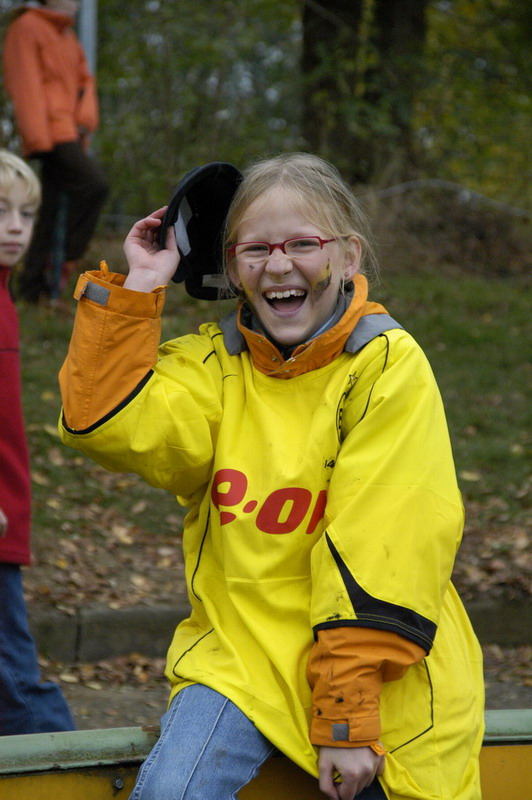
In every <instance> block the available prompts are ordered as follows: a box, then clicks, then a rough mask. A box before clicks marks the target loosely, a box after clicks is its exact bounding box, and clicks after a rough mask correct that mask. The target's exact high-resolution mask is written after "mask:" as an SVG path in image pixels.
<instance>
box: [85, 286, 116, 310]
mask: <svg viewBox="0 0 532 800" xmlns="http://www.w3.org/2000/svg"><path fill="white" fill-rule="evenodd" d="M110 294H111V290H110V289H106V288H105V286H99V285H98V284H97V283H90V281H89V283H86V284H85V289H84V291H83V296H84V297H87V298H88V299H89V300H92V302H93V303H98V304H99V305H101V306H106V305H107V301H108V300H109V295H110Z"/></svg>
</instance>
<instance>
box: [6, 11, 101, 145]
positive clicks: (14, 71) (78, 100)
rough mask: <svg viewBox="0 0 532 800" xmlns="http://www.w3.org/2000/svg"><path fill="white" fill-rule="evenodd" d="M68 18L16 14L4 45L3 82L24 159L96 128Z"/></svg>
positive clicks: (88, 82) (90, 82)
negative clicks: (14, 119)
mask: <svg viewBox="0 0 532 800" xmlns="http://www.w3.org/2000/svg"><path fill="white" fill-rule="evenodd" d="M72 24H73V20H72V18H71V17H70V16H68V15H66V14H62V13H60V12H58V11H51V10H49V9H47V8H44V7H43V8H28V9H26V10H22V11H20V10H19V11H18V13H17V15H16V16H15V19H14V20H13V22H11V24H10V25H9V27H8V29H7V34H6V37H5V42H4V56H3V58H4V79H5V85H6V89H7V91H8V93H9V95H10V96H11V99H12V100H13V105H14V110H15V118H16V121H17V125H18V128H19V132H20V135H21V137H22V141H23V147H24V155H26V156H28V155H31V154H32V153H39V152H48V151H50V150H52V149H53V148H54V146H55V145H56V144H59V143H62V142H74V141H77V140H78V139H80V138H83V135H84V134H86V133H87V132H92V131H94V130H96V128H97V127H98V122H99V119H98V100H97V97H96V90H95V84H94V78H93V77H92V75H91V74H90V72H89V69H88V66H87V61H86V59H85V54H84V52H83V48H82V46H81V44H80V42H79V40H78V38H77V37H76V34H75V33H74V31H73V30H72Z"/></svg>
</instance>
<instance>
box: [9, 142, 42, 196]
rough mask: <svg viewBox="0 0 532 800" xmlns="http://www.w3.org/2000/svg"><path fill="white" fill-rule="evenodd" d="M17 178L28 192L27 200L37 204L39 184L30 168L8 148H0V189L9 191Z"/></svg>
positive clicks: (39, 190)
mask: <svg viewBox="0 0 532 800" xmlns="http://www.w3.org/2000/svg"><path fill="white" fill-rule="evenodd" d="M17 179H19V180H21V181H22V183H23V184H24V186H25V188H26V191H27V193H28V202H29V203H32V204H34V205H35V206H38V205H39V203H40V202H41V184H40V181H39V179H38V177H37V175H36V174H35V172H34V171H33V170H32V168H31V167H30V166H29V165H28V164H26V162H25V161H23V160H22V159H21V158H19V157H18V156H16V155H15V154H14V153H10V152H9V150H1V149H0V190H2V189H3V190H4V191H9V190H10V189H12V188H13V185H14V183H15V181H16V180H17Z"/></svg>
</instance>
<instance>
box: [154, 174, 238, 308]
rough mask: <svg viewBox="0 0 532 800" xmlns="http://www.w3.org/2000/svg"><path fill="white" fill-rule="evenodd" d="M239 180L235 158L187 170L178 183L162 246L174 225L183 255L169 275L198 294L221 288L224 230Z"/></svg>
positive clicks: (213, 296)
mask: <svg viewBox="0 0 532 800" xmlns="http://www.w3.org/2000/svg"><path fill="white" fill-rule="evenodd" d="M241 180H242V173H241V172H240V170H238V169H237V168H236V167H235V166H233V164H229V163H227V162H224V161H213V162H212V163H210V164H205V165H204V166H203V167H196V168H195V169H192V170H190V172H187V174H186V175H185V177H184V178H182V180H181V181H180V182H179V183H178V185H177V187H176V190H175V192H174V194H173V197H172V199H171V200H170V203H169V205H168V209H167V211H166V214H165V215H164V219H163V222H162V225H161V228H160V231H159V242H160V243H161V245H160V246H161V249H162V248H163V247H164V243H165V242H166V233H167V230H168V228H169V227H170V226H171V225H173V227H174V230H175V235H176V241H177V247H178V249H179V253H180V255H181V260H180V262H179V266H178V268H177V270H176V272H175V275H174V276H173V278H172V280H173V281H175V282H176V283H182V282H183V281H184V282H185V289H186V290H187V292H188V293H189V295H191V297H196V298H198V299H200V300H217V299H219V298H220V297H224V296H227V295H226V293H225V292H224V291H223V287H224V279H223V278H222V275H223V260H224V259H223V250H222V243H223V231H224V225H225V220H226V217H227V212H228V211H229V206H230V205H231V201H232V199H233V196H234V194H235V192H236V189H237V187H238V185H239V183H240V182H241Z"/></svg>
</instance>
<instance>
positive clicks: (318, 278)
mask: <svg viewBox="0 0 532 800" xmlns="http://www.w3.org/2000/svg"><path fill="white" fill-rule="evenodd" d="M305 236H320V237H321V238H322V239H329V238H330V235H327V234H326V233H325V232H324V231H323V230H320V229H319V228H317V227H316V225H315V224H314V223H312V222H309V220H308V219H307V218H306V217H304V216H302V215H301V213H300V211H298V210H296V208H295V206H294V204H293V203H292V202H290V199H289V198H288V197H286V196H284V197H283V196H282V195H281V196H279V193H278V192H275V191H274V190H272V191H271V192H266V193H265V194H264V195H263V196H261V197H259V198H258V199H257V200H255V202H254V203H252V204H251V206H250V207H249V208H248V210H247V213H246V214H245V215H244V217H243V219H242V221H241V223H240V225H239V226H238V229H237V239H236V240H237V242H267V243H276V242H284V241H285V240H286V239H292V238H295V237H305ZM360 253H361V248H360V241H359V240H358V239H357V237H356V236H353V237H351V239H350V240H349V242H348V246H347V248H346V241H345V240H343V242H337V241H333V242H329V243H328V244H324V245H323V247H322V249H318V250H317V251H316V252H315V253H314V254H313V255H312V256H308V257H306V258H298V257H297V255H295V256H294V255H292V256H291V257H290V256H288V255H285V254H284V253H283V252H282V251H281V249H280V248H276V249H275V250H273V252H272V253H271V255H270V256H267V257H265V258H263V259H262V260H260V261H258V262H255V263H252V264H250V263H245V262H244V261H243V260H239V259H238V258H236V257H234V258H233V259H232V260H231V263H230V265H229V276H230V278H231V280H232V281H233V283H234V284H235V286H237V287H238V288H240V289H243V291H244V293H245V295H246V298H247V300H248V302H249V303H250V305H251V306H252V307H253V310H254V312H255V314H256V315H257V316H258V318H259V319H260V321H261V323H262V325H263V326H264V328H265V330H266V331H267V332H268V333H269V335H270V336H271V337H272V338H273V339H275V341H276V342H278V343H279V344H281V345H287V346H290V345H296V344H300V343H301V342H305V341H306V340H307V339H309V338H310V337H311V336H312V334H313V333H314V332H315V331H317V330H318V329H319V328H320V327H321V326H322V325H323V324H324V323H325V322H327V320H328V319H329V317H330V316H331V315H332V313H333V311H334V309H335V308H336V303H337V299H338V293H339V291H340V286H341V285H342V283H343V282H344V281H348V280H350V279H351V278H352V277H353V275H354V274H355V273H356V272H357V271H358V268H359V266H360ZM281 295H282V296H281Z"/></svg>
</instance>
